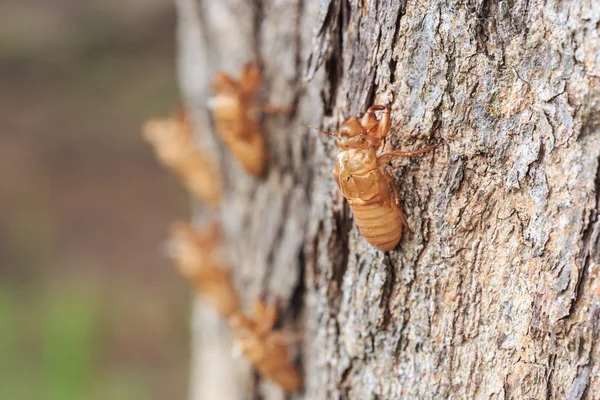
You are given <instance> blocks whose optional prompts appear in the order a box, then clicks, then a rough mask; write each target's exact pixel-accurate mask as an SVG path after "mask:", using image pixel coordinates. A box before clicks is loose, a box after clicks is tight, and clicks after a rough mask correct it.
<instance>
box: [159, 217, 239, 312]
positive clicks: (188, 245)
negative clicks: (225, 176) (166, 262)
mask: <svg viewBox="0 0 600 400" xmlns="http://www.w3.org/2000/svg"><path fill="white" fill-rule="evenodd" d="M168 253H169V256H170V257H171V258H172V259H173V260H174V261H175V263H176V265H177V269H178V270H179V273H180V274H181V275H182V276H183V277H184V278H186V279H187V280H188V281H189V282H190V284H191V285H192V286H193V287H194V288H195V289H196V291H197V293H198V294H199V295H201V296H202V297H203V298H204V299H206V301H207V302H208V303H210V304H212V305H213V306H214V307H215V308H216V309H217V311H218V312H219V314H221V315H222V316H223V317H224V318H228V317H230V316H231V315H233V314H234V313H238V312H239V310H240V299H239V295H238V292H237V290H236V288H235V285H234V283H233V281H232V278H231V272H230V269H229V268H228V267H227V265H226V264H225V263H224V261H223V254H222V248H221V240H220V235H219V228H218V226H217V225H216V224H214V225H212V226H210V227H209V228H207V229H205V230H204V231H202V232H197V231H195V230H194V228H192V226H191V225H190V224H189V223H187V222H177V223H175V224H174V225H173V227H172V229H171V238H170V240H169V242H168Z"/></svg>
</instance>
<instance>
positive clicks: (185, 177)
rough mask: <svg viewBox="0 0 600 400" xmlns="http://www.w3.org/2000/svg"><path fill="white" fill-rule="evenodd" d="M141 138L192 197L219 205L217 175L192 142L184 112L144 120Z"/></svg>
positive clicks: (192, 137) (188, 123)
mask: <svg viewBox="0 0 600 400" xmlns="http://www.w3.org/2000/svg"><path fill="white" fill-rule="evenodd" d="M142 136H143V137H144V139H145V140H146V141H148V142H149V143H150V144H152V146H153V147H154V151H155V153H156V156H157V157H158V159H159V160H160V162H161V163H162V164H163V165H164V166H166V167H167V168H168V169H170V170H171V171H172V172H174V173H175V174H176V175H177V176H178V177H179V178H180V179H181V180H182V181H183V184H184V185H185V186H186V188H187V189H188V190H189V191H190V192H191V193H192V194H193V195H194V197H196V198H197V199H198V200H200V201H202V202H203V203H207V204H213V205H216V204H219V203H220V201H221V185H220V180H219V175H218V173H217V171H216V170H215V168H214V167H213V165H212V164H211V162H210V161H209V158H208V157H207V156H206V155H205V154H203V153H202V152H201V151H200V150H199V149H198V147H197V145H196V143H195V142H194V135H193V130H192V126H191V123H190V121H189V119H188V118H187V117H186V116H185V114H184V113H180V114H179V115H176V116H174V117H171V118H163V119H150V120H148V121H147V122H146V123H145V124H144V126H143V129H142Z"/></svg>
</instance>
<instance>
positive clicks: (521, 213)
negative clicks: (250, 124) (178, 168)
mask: <svg viewBox="0 0 600 400" xmlns="http://www.w3.org/2000/svg"><path fill="white" fill-rule="evenodd" d="M447 3H453V2H444V1H434V0H430V1H411V2H406V1H391V0H380V1H375V0H371V1H369V0H362V1H358V0H354V1H347V0H346V1H344V0H323V1H320V2H315V1H303V0H253V1H243V0H220V1H209V0H177V6H178V10H179V44H180V51H179V56H180V59H179V60H180V79H181V89H182V92H183V93H184V97H185V99H186V104H187V106H188V108H189V109H190V111H191V112H192V114H193V118H194V121H195V123H196V127H197V132H198V137H199V143H200V144H201V145H202V146H208V147H209V148H211V149H213V150H216V151H215V152H214V153H215V154H218V157H219V160H218V162H219V164H220V166H221V171H222V173H223V179H224V185H225V191H226V200H225V203H224V204H223V207H222V209H221V211H220V216H221V219H222V222H223V225H224V231H225V235H226V239H227V245H228V254H229V257H230V261H231V263H232V265H233V266H234V267H235V279H236V282H237V284H238V287H239V288H240V292H241V294H242V298H243V300H244V304H245V305H246V306H250V304H251V303H252V302H253V301H254V299H255V298H256V297H257V296H258V295H259V294H260V293H261V292H263V291H266V292H267V293H268V294H269V296H271V297H272V298H273V297H279V298H280V299H281V300H282V301H281V304H282V310H281V317H282V323H281V325H282V326H284V327H285V328H286V329H289V330H291V331H294V332H304V340H303V341H302V342H301V343H299V344H298V345H297V346H292V348H291V351H292V354H293V356H294V357H295V358H294V361H295V362H296V363H297V364H298V366H299V368H300V370H301V371H302V373H303V375H304V377H305V390H304V391H303V392H301V393H299V394H297V395H295V396H294V398H298V399H302V398H305V399H398V398H424V399H433V398H436V399H438V398H485V399H487V398H493V399H524V398H527V399H545V398H552V399H563V398H564V399H581V398H589V399H594V398H600V374H599V372H600V370H599V368H600V366H599V364H600V347H599V335H600V322H599V317H600V267H599V264H600V247H599V243H598V242H599V237H600V236H599V233H600V220H599V219H598V207H599V200H600V188H599V185H600V171H599V162H598V161H599V157H600V114H599V109H600V38H599V28H598V26H600V25H599V24H600V3H598V2H596V1H593V0H585V1H583V0H582V1H551V0H548V1H545V2H543V1H532V0H511V1H490V0H480V1H460V2H455V4H447ZM253 58H260V59H261V60H262V61H263V63H264V79H265V83H264V85H263V89H262V98H263V99H264V100H265V101H268V102H269V103H272V104H278V105H291V106H292V108H293V113H292V115H291V116H289V117H284V116H266V117H265V119H264V126H265V132H266V137H267V141H268V143H269V147H270V155H271V167H270V171H269V174H268V176H267V177H266V178H265V179H263V180H260V179H254V178H251V177H249V176H247V175H245V174H244V172H243V171H242V169H241V168H240V167H239V166H238V165H237V164H236V162H235V161H234V160H232V159H231V157H230V155H229V154H228V153H227V151H226V150H225V148H224V147H223V145H222V144H221V143H220V142H219V141H218V140H216V139H215V138H214V135H213V133H212V127H211V121H210V118H209V114H208V111H207V108H206V101H207V99H208V97H209V95H210V91H209V83H210V80H211V78H212V76H214V74H215V73H216V72H217V71H218V70H225V71H227V72H230V73H232V74H233V75H237V74H238V73H239V70H240V67H241V66H242V64H243V63H245V62H246V61H248V60H250V59H253ZM372 104H391V105H392V107H393V108H392V119H393V121H392V132H391V140H390V141H391V144H392V145H393V146H394V147H395V148H398V149H405V150H409V149H416V148H420V147H423V146H425V145H427V144H433V143H437V144H440V145H441V147H439V148H438V149H437V150H436V151H435V152H433V153H430V154H427V155H425V156H422V157H415V158H413V159H410V160H409V159H403V160H398V161H394V162H393V165H392V167H391V168H390V171H391V173H392V176H393V177H394V180H395V181H396V183H397V184H398V185H399V187H400V191H401V198H402V207H403V209H404V211H405V213H406V214H407V217H408V222H409V225H410V227H411V228H412V230H413V232H414V233H413V234H410V235H409V234H405V235H404V236H403V238H402V240H401V242H400V245H399V247H398V248H397V250H396V251H392V252H389V253H383V252H380V251H377V250H375V249H374V248H373V247H371V246H370V245H369V244H368V243H367V242H366V241H365V240H364V238H363V237H362V236H361V235H360V233H359V232H358V229H357V227H356V224H355V223H354V221H353V218H352V212H351V210H350V209H349V207H348V205H347V203H346V202H345V201H344V199H343V197H341V194H340V192H339V190H338V188H337V186H336V184H335V182H334V180H333V178H332V176H331V171H332V169H333V160H334V155H335V153H336V149H335V146H334V144H333V141H332V140H331V138H329V137H326V136H324V135H320V134H319V133H318V132H315V131H311V130H308V129H307V127H306V125H309V124H310V125H317V126H321V127H324V128H325V129H328V130H336V129H337V128H338V127H339V125H340V124H341V123H342V122H343V121H344V120H345V119H347V118H348V117H351V116H352V117H356V116H360V115H361V114H362V113H364V112H365V110H366V109H367V108H368V107H369V106H370V105H372ZM210 213H211V210H208V209H206V208H203V207H198V210H197V212H196V216H197V218H198V220H202V219H203V218H207V217H208V216H209V214H210ZM197 310H198V312H197V315H196V321H198V323H197V324H196V326H197V328H196V329H195V331H194V337H195V341H194V344H193V351H194V353H195V354H196V356H195V360H196V362H195V364H194V371H195V372H194V374H192V397H193V398H194V399H212V398H214V399H229V398H265V399H275V398H282V394H281V392H280V391H279V390H278V388H277V387H276V386H274V385H273V384H270V383H268V382H265V381H262V380H261V379H260V378H259V377H258V376H257V375H256V374H254V373H253V372H252V369H251V368H250V367H249V366H248V365H246V364H244V361H243V360H237V361H234V362H232V361H230V352H229V346H228V344H227V341H226V339H224V338H226V336H225V335H226V334H227V333H226V331H227V330H226V328H225V325H224V323H223V322H218V321H216V319H214V318H211V317H210V315H209V316H206V313H207V311H205V310H203V309H202V308H201V307H198V309H197ZM203 315H204V317H202V316H203ZM211 321H212V322H211ZM215 332H218V333H217V334H216V333H215ZM221 332H225V335H224V334H221ZM211 337H216V338H217V339H218V340H220V341H221V343H222V344H221V346H220V347H218V346H216V345H215V344H214V343H213V342H211V339H210V338H211ZM209 350H210V352H211V353H210V354H212V357H208V356H206V354H208V353H207V352H208V351H209ZM207 357H208V358H209V361H208V362H209V369H208V370H209V371H211V372H212V373H214V374H217V373H221V376H222V378H221V379H220V380H217V379H212V378H211V379H205V378H203V377H206V374H203V373H202V371H206V364H205V363H204V362H203V360H204V359H205V358H207ZM217 359H220V360H221V361H222V362H221V363H219V362H217V361H215V360H217ZM219 371H220V372H219ZM211 385H213V387H212V389H211V388H209V387H210V386H211Z"/></svg>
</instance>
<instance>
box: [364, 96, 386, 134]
mask: <svg viewBox="0 0 600 400" xmlns="http://www.w3.org/2000/svg"><path fill="white" fill-rule="evenodd" d="M375 111H384V113H383V115H382V117H381V119H380V120H378V119H377V117H376V116H375ZM361 124H362V126H363V127H364V128H365V130H366V131H367V132H368V133H369V134H370V135H371V136H372V137H374V138H376V139H379V140H381V139H383V138H384V137H385V136H387V134H388V133H389V132H390V126H391V125H390V124H391V123H390V106H389V105H387V106H382V105H376V106H371V107H369V109H368V110H367V112H366V113H365V115H364V116H363V117H362V120H361Z"/></svg>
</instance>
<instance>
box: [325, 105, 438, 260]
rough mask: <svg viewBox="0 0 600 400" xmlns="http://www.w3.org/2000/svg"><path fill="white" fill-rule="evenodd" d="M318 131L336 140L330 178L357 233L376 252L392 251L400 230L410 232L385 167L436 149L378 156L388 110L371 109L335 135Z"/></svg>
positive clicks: (385, 132) (428, 148) (383, 107)
mask: <svg viewBox="0 0 600 400" xmlns="http://www.w3.org/2000/svg"><path fill="white" fill-rule="evenodd" d="M379 110H381V111H383V116H382V117H381V119H380V120H378V119H377V117H376V116H375V111H379ZM315 129H316V128H315ZM317 130H319V131H320V132H322V133H326V134H328V135H330V136H335V137H336V139H335V145H336V146H337V147H338V148H339V152H338V155H337V157H336V161H335V167H334V170H333V177H334V179H335V181H336V183H337V184H338V186H339V188H340V190H341V191H342V194H343V195H344V197H345V198H346V200H348V203H349V204H350V206H351V207H352V211H353V213H354V218H355V219H356V224H357V225H358V229H359V230H360V232H361V233H362V234H363V236H364V237H365V238H366V239H367V241H368V242H369V243H371V244H372V245H373V246H375V247H376V248H378V249H380V250H382V251H389V250H392V249H393V248H394V247H396V245H397V244H398V242H399V241H400V238H401V237H402V228H403V227H404V228H406V229H407V230H408V231H410V228H409V227H408V224H407V222H406V218H405V217H404V213H403V212H402V209H401V208H400V196H399V193H398V187H397V186H396V184H395V183H394V181H393V180H392V177H391V176H390V175H389V174H388V173H387V172H386V171H385V167H386V166H387V165H388V163H389V162H390V161H391V159H392V158H394V157H411V156H416V155H418V154H423V153H427V152H428V151H431V150H433V149H434V148H436V147H437V145H434V146H428V147H425V148H423V149H420V150H417V151H411V152H404V151H390V152H387V153H383V154H380V155H377V153H376V151H377V149H378V148H379V147H380V145H381V143H382V141H383V138H384V137H385V136H386V135H387V134H388V133H389V131H390V107H389V106H380V105H376V106H372V107H371V108H369V109H368V110H367V112H366V113H365V115H364V117H363V118H362V120H361V121H359V120H357V119H356V118H350V119H348V120H347V121H346V122H344V124H342V126H341V127H340V130H339V132H337V133H335V132H325V131H321V130H320V129H317Z"/></svg>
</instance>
